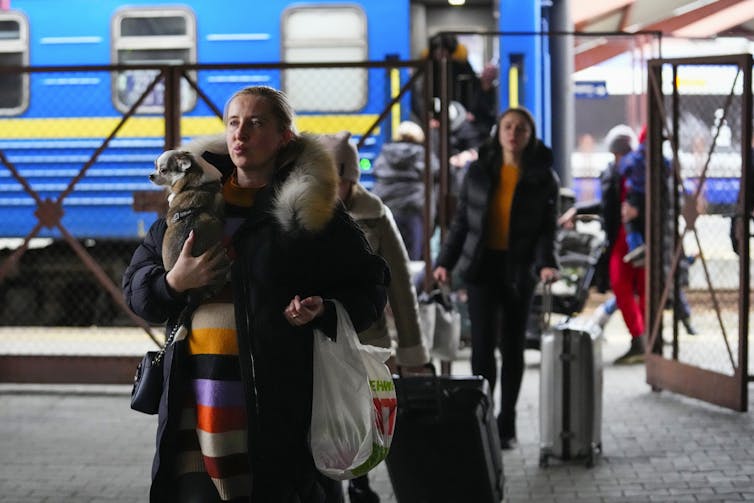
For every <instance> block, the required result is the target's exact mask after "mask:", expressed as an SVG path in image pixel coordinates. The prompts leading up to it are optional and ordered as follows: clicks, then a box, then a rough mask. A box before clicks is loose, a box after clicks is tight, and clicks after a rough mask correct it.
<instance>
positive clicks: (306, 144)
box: [123, 86, 389, 503]
mask: <svg viewBox="0 0 754 503" xmlns="http://www.w3.org/2000/svg"><path fill="white" fill-rule="evenodd" d="M292 119H293V113H292V111H291V108H290V106H289V104H288V102H287V99H286V97H285V96H284V95H283V94H282V93H280V92H279V91H276V90H274V89H271V88H268V87H263V86H258V87H250V88H245V89H242V90H241V91H239V92H237V93H236V94H234V95H233V96H232V97H231V99H230V100H229V101H228V104H227V105H226V110H225V117H224V122H225V125H226V133H225V135H224V138H223V137H219V138H212V139H211V140H208V141H204V142H199V143H194V144H193V145H190V146H189V150H192V151H193V152H195V153H196V154H199V156H198V159H199V160H200V161H201V164H202V165H203V166H204V167H205V171H206V170H210V171H211V170H212V169H213V168H217V169H218V170H219V171H220V173H221V174H222V177H221V179H222V181H223V196H224V198H225V201H226V210H225V211H226V218H225V221H226V222H225V225H226V232H225V235H226V243H225V244H226V246H224V247H219V246H218V247H216V248H215V249H212V250H210V251H208V252H206V253H205V254H204V255H201V256H199V257H192V256H191V253H190V247H191V245H192V240H191V239H189V240H188V241H187V244H186V245H185V246H184V249H183V252H182V253H181V257H180V258H179V259H178V262H177V263H176V264H175V266H174V267H173V269H171V270H170V271H169V272H167V273H166V271H165V269H164V267H163V264H162V259H161V254H160V249H161V243H162V239H163V236H164V233H165V228H166V224H165V221H164V220H162V219H161V220H158V221H157V222H156V223H155V224H154V225H153V226H152V228H151V229H150V231H149V234H148V235H147V237H146V238H145V240H144V242H143V243H142V244H141V246H139V248H138V249H137V250H136V252H135V253H134V256H133V259H132V261H131V264H130V266H129V267H128V269H127V270H126V273H125V277H124V280H123V285H124V292H125V297H126V300H127V302H128V305H129V306H130V307H131V309H132V310H133V311H134V312H135V313H136V314H138V315H139V316H141V317H143V318H144V319H145V320H147V321H149V322H152V323H163V322H167V330H168V331H170V330H172V328H173V327H174V325H175V324H176V323H177V322H178V320H177V317H178V315H179V313H180V312H181V311H182V310H183V309H184V307H185V306H186V305H191V304H192V299H191V292H192V291H193V290H195V289H196V288H199V287H201V286H203V285H207V284H211V283H212V282H213V281H216V279H217V278H218V277H220V278H222V277H224V276H225V275H226V273H227V272H228V267H227V265H226V264H227V263H228V262H230V263H231V265H230V281H229V284H228V287H226V288H225V289H224V290H223V291H222V292H220V293H219V294H218V295H217V296H216V297H217V298H215V299H212V301H211V302H209V303H208V302H204V303H201V304H200V305H198V306H196V311H194V316H193V317H189V319H190V321H191V323H194V324H195V326H194V331H191V330H189V334H188V335H187V336H186V337H185V338H180V340H176V342H174V343H173V344H171V345H170V346H169V347H168V348H167V352H166V354H165V375H164V391H163V395H162V400H161V403H160V410H159V419H158V421H159V423H158V432H157V450H156V453H155V458H154V463H153V467H152V477H153V481H152V487H151V491H150V500H151V501H153V502H154V501H159V502H163V501H187V500H186V499H185V498H187V497H188V496H184V495H193V496H191V497H193V498H197V499H195V500H196V501H220V500H222V501H227V500H232V501H260V502H285V503H288V502H294V501H295V502H310V503H324V502H326V501H338V500H341V498H342V494H340V487H339V483H336V482H334V481H332V480H329V479H325V477H323V476H321V475H320V474H319V472H318V471H317V470H316V468H315V466H314V463H313V460H312V456H311V453H310V450H309V446H308V441H307V435H308V431H309V424H310V419H311V409H312V347H313V329H314V328H319V329H321V330H323V331H324V332H325V333H326V334H327V335H329V336H331V337H335V327H336V315H335V309H334V305H333V304H332V302H330V301H329V299H337V300H339V301H340V302H341V303H342V304H343V305H344V307H345V308H346V311H347V312H348V314H349V315H350V317H351V320H352V321H353V325H354V327H355V329H356V330H357V331H361V330H364V329H366V328H367V327H369V326H370V325H371V324H372V323H373V322H374V321H375V320H377V318H378V317H379V315H380V314H381V313H382V311H383V309H384V307H385V302H386V292H385V286H386V284H387V283H388V282H389V271H388V269H387V266H386V265H385V263H384V261H383V260H382V259H381V258H379V257H377V256H376V255H374V254H372V253H371V250H370V249H369V245H368V244H367V242H366V240H365V239H364V236H363V234H362V233H361V232H360V231H359V230H358V227H357V226H356V224H355V223H354V222H353V221H352V220H351V219H350V217H348V215H347V214H346V212H345V211H344V210H343V208H342V206H340V205H339V203H338V202H337V195H336V194H337V192H336V191H337V182H338V174H337V171H336V169H335V165H334V162H333V160H332V158H331V157H330V155H329V154H328V153H327V152H326V151H324V150H323V148H322V147H321V146H319V144H318V143H317V142H316V140H314V139H312V138H308V137H306V136H299V135H297V134H296V133H295V131H294V129H293V122H292ZM225 250H227V256H226V254H225ZM229 259H230V260H229ZM223 302H226V304H225V305H226V306H229V309H228V310H226V311H225V312H226V313H230V316H229V317H230V319H231V322H230V325H229V326H230V328H231V329H232V331H234V332H235V334H236V336H235V338H234V340H233V341H231V343H227V344H226V345H227V346H232V349H234V350H235V353H233V351H231V350H228V351H227V352H228V353H229V354H230V355H231V356H230V357H229V358H228V357H227V355H225V356H226V358H225V360H222V355H220V357H217V358H215V357H216V356H217V355H209V356H208V355H197V354H196V353H197V352H198V351H197V349H196V348H197V347H200V346H202V344H208V342H207V341H203V342H202V341H200V340H198V339H200V338H201V336H200V334H199V332H197V330H196V323H197V322H198V318H197V316H198V313H200V312H210V313H211V312H213V311H212V309H214V307H216V306H218V305H222V303H223ZM213 306H214V307H213ZM227 317H228V316H226V318H227ZM183 321H184V320H181V322H183ZM202 322H203V323H205V322H206V319H204V318H203V319H202ZM209 342H211V341H209ZM236 346H237V347H236ZM192 348H193V349H192ZM233 355H235V356H233ZM212 358H215V360H214V361H217V362H220V363H218V364H217V366H216V368H214V369H211V370H212V371H217V370H218V369H221V370H222V369H223V368H224V369H225V370H224V371H225V372H226V373H227V374H228V375H229V377H228V379H231V380H232V379H236V381H235V382H238V383H239V385H238V386H237V389H238V390H240V391H239V393H238V395H237V396H236V397H235V398H236V399H238V401H239V403H240V404H241V407H240V408H241V409H242V411H241V412H239V413H238V414H237V415H236V416H235V417H244V418H245V421H244V423H245V424H243V425H241V426H236V428H237V429H238V430H239V432H240V433H238V432H236V433H235V434H234V435H235V436H233V438H236V439H242V440H235V442H236V443H238V442H240V443H243V444H245V445H235V446H232V445H231V447H232V448H231V449H230V452H238V453H241V454H238V455H232V456H226V457H225V458H223V462H224V463H225V462H227V464H226V465H223V466H220V465H222V463H216V465H217V466H215V465H213V466H210V465H209V464H207V463H209V462H210V461H208V458H207V454H206V452H204V450H202V452H201V454H202V455H203V456H204V458H203V459H204V466H202V465H201V460H202V458H201V457H199V463H196V462H194V465H193V467H189V468H187V464H188V463H187V461H186V460H187V459H189V458H188V457H187V456H186V443H187V442H186V440H185V437H186V435H187V434H188V435H191V434H192V430H191V428H188V429H186V428H185V424H184V423H185V422H186V417H185V416H186V410H191V409H186V407H185V403H186V399H187V397H188V398H192V396H191V393H192V388H191V386H192V385H191V384H190V383H191V382H192V380H194V381H195V380H196V377H197V376H196V373H197V372H198V369H201V367H202V365H203V363H202V359H204V361H205V362H206V361H207V359H210V360H211V359H212ZM195 393H196V395H197V397H198V392H195ZM197 404H198V398H197ZM197 415H198V412H197ZM191 419H192V418H189V423H190V420H191ZM193 421H197V420H196V419H193ZM197 435H198V436H199V443H200V444H201V443H202V441H204V437H202V436H201V433H198V434H197ZM210 436H211V435H210ZM193 442H194V444H196V437H194V441H193ZM231 443H233V442H231ZM221 447H226V446H221ZM194 448H195V449H198V447H194ZM202 448H203V446H202ZM218 459H219V458H218ZM197 465H198V466H197ZM231 465H232V467H231ZM229 467H231V469H229ZM217 470H219V471H221V472H222V477H227V478H225V479H223V480H224V481H225V482H227V484H226V485H218V482H217V480H216V477H217V475H215V474H214V473H215V471H217ZM210 474H212V475H210ZM210 477H212V478H210ZM226 490H227V491H226ZM226 492H227V493H226ZM190 501H194V500H193V499H190Z"/></svg>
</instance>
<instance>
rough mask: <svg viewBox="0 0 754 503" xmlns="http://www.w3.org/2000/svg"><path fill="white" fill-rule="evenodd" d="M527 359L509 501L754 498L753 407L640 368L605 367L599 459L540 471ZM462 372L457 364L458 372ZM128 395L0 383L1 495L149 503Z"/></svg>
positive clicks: (618, 344) (382, 484)
mask: <svg viewBox="0 0 754 503" xmlns="http://www.w3.org/2000/svg"><path fill="white" fill-rule="evenodd" d="M627 337H628V336H627V335H626V333H625V329H624V328H623V326H622V321H620V319H619V318H614V319H613V320H611V322H610V324H609V325H608V330H607V331H606V341H605V346H604V359H605V361H606V362H610V361H612V360H613V359H614V358H615V357H616V356H617V355H618V354H620V353H621V352H622V351H624V350H625V349H626V348H627V344H628V342H627ZM526 359H527V370H526V374H525V376H524V383H523V389H522V391H521V398H520V401H519V406H518V410H519V413H518V432H519V441H520V444H519V447H518V448H517V449H515V450H513V451H506V452H505V453H504V463H505V476H506V501H507V502H511V503H518V502H558V503H565V502H576V501H579V502H648V501H666V502H676V501H677V502H685V501H705V502H713V501H714V502H724V501H754V412H749V413H737V412H731V411H728V410H726V409H722V408H719V407H715V406H712V405H707V404H705V403H702V402H699V401H697V400H693V399H689V398H685V397H682V396H680V395H676V394H673V393H670V392H660V393H655V392H652V391H651V390H650V388H649V387H648V386H647V385H646V383H645V382H644V368H643V366H642V365H637V366H631V367H620V366H614V365H611V364H607V365H606V367H605V372H604V387H605V390H604V407H603V435H602V442H603V451H604V456H603V458H602V459H601V460H600V461H599V462H598V463H597V466H595V467H594V468H591V469H587V468H586V467H584V466H583V465H581V464H563V463H555V464H554V465H553V466H550V467H548V468H540V467H539V465H538V462H539V447H538V438H539V432H538V428H539V427H538V413H539V410H538V409H539V405H538V395H539V391H538V383H539V353H538V352H536V351H527V354H526ZM468 369H469V367H468V361H467V360H462V361H459V362H457V363H456V364H455V365H454V368H453V371H454V373H458V374H464V373H468ZM128 393H129V388H128V387H126V386H96V387H93V386H31V385H23V386H22V385H9V384H6V385H0V502H3V503H7V502H24V503H36V502H110V503H112V502H144V501H146V500H147V498H146V494H147V487H148V483H149V481H148V479H149V470H150V463H151V456H152V450H153V437H154V432H155V418H154V417H152V416H146V415H143V414H139V413H136V412H133V411H131V410H130V409H129V406H128V405H129V396H128ZM750 394H751V393H750ZM751 408H752V407H751V406H750V409H751ZM370 477H371V479H372V481H373V486H374V487H375V488H376V490H377V491H378V492H379V493H380V495H381V497H382V501H383V502H384V503H392V502H395V501H396V500H395V497H394V495H393V493H392V488H391V485H390V481H389V479H388V477H387V472H386V470H385V468H384V465H381V466H379V467H378V468H376V469H375V470H374V471H373V472H372V474H371V475H370ZM458 503H474V502H458Z"/></svg>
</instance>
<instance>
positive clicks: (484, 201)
mask: <svg viewBox="0 0 754 503" xmlns="http://www.w3.org/2000/svg"><path fill="white" fill-rule="evenodd" d="M491 144H492V142H487V143H485V145H484V146H483V147H482V148H481V149H480V152H479V159H478V160H477V161H475V162H473V163H472V164H471V165H470V166H469V169H468V172H467V174H466V177H465V178H464V181H463V185H462V187H461V192H460V194H459V199H458V206H457V208H456V212H455V216H454V218H453V222H452V223H451V226H450V232H449V233H448V237H447V239H446V241H445V243H444V245H443V248H442V251H441V253H440V256H439V257H438V259H437V265H438V266H442V267H445V268H446V269H448V270H450V269H453V268H457V269H458V271H459V272H460V274H461V275H462V277H463V278H464V279H465V280H466V281H468V282H470V283H476V282H478V281H479V280H480V279H481V278H482V277H483V271H481V270H480V265H481V259H482V256H483V253H484V250H485V242H486V238H487V236H486V233H487V219H488V212H489V206H490V201H491V199H492V195H493V194H494V191H495V188H496V187H497V185H498V183H499V182H500V180H499V178H500V166H501V165H502V153H501V151H500V149H499V148H492V147H491V146H490V145H491ZM552 161H553V159H552V151H551V150H550V149H549V148H547V147H546V146H545V145H544V144H543V143H542V142H540V141H537V143H536V145H535V147H534V148H533V151H532V153H531V155H529V156H527V157H525V158H524V159H523V161H522V166H521V176H520V179H519V181H518V183H517V184H516V190H515V192H514V195H513V203H512V206H511V223H510V239H509V243H510V247H509V251H508V252H509V260H508V265H509V267H510V268H511V271H510V272H511V273H513V274H512V275H511V276H509V277H513V278H516V281H526V282H530V281H534V277H533V274H534V273H535V272H538V271H539V270H540V269H541V268H543V267H558V262H557V259H556V258H555V252H554V243H555V229H556V225H557V224H556V222H557V215H558V190H559V189H558V177H557V175H556V174H555V172H554V171H553V169H552ZM532 266H534V267H533V268H532Z"/></svg>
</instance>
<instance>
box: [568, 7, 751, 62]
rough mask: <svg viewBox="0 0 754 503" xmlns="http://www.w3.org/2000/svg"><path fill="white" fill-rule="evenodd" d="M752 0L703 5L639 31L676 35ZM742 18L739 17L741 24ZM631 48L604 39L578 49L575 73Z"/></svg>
mask: <svg viewBox="0 0 754 503" xmlns="http://www.w3.org/2000/svg"><path fill="white" fill-rule="evenodd" d="M750 1H751V0H717V1H716V2H713V3H710V4H706V5H703V6H702V7H699V8H698V9H694V10H691V11H688V12H685V13H683V14H681V15H678V16H675V17H671V18H667V19H663V20H661V21H657V22H655V23H652V24H650V25H647V26H641V27H639V28H638V29H640V30H642V31H661V32H662V33H663V34H665V35H671V34H674V32H676V31H677V30H680V29H681V28H683V27H685V26H687V25H690V24H693V23H696V22H699V21H701V20H703V19H704V18H706V17H709V16H712V15H714V14H716V13H717V12H719V11H721V10H724V9H728V8H730V7H734V6H736V5H737V4H740V3H746V4H748V3H749V2H750ZM740 22H741V18H740V17H739V23H740ZM628 48H629V44H627V42H626V41H625V39H619V40H610V39H604V42H603V43H602V44H600V45H598V46H595V47H592V48H589V49H586V50H584V51H581V52H579V50H578V47H576V51H575V52H576V56H575V61H574V71H579V70H583V69H584V68H589V67H590V66H593V65H596V64H599V63H602V62H603V61H607V60H608V59H610V58H613V57H615V56H618V55H620V54H623V53H624V52H625V51H626V50H627V49H628Z"/></svg>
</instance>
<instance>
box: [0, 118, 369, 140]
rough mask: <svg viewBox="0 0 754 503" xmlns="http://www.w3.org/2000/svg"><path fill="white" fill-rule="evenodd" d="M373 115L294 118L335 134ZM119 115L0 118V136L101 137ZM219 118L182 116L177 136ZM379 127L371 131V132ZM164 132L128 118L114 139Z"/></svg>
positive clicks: (359, 130) (217, 129) (303, 127)
mask: <svg viewBox="0 0 754 503" xmlns="http://www.w3.org/2000/svg"><path fill="white" fill-rule="evenodd" d="M375 120H377V115H374V114H364V115H300V116H297V117H296V127H297V128H298V129H299V131H311V132H314V133H337V132H338V131H342V130H347V131H350V132H351V133H353V134H354V135H361V134H364V133H366V132H367V130H368V129H369V126H371V125H372V124H373V123H374V121H375ZM120 121H121V118H120V117H97V118H94V117H92V118H88V117H74V118H65V119H60V118H45V119H0V139H6V140H10V139H37V138H38V139H50V138H104V137H107V136H110V134H111V133H112V131H113V130H114V129H115V128H116V127H117V125H118V124H119V123H120ZM222 131H223V125H222V121H220V119H218V118H217V117H183V118H182V119H181V135H183V136H197V135H205V134H214V133H221V132H222ZM378 132H379V129H377V130H376V131H375V134H376V133H378ZM164 135H165V121H164V119H163V118H162V117H132V118H130V119H128V120H127V121H126V122H125V123H124V124H123V126H122V128H121V129H120V131H118V135H117V136H118V138H143V137H153V136H157V137H160V136H164Z"/></svg>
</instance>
